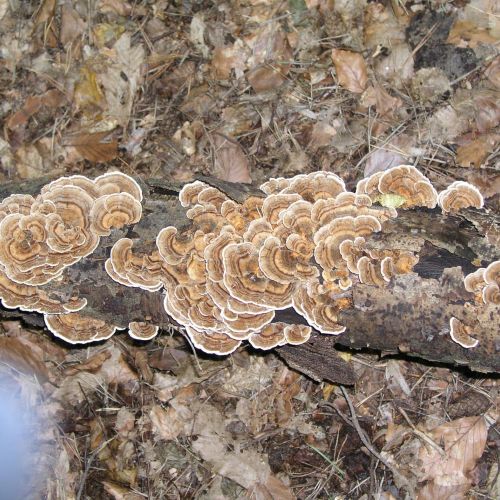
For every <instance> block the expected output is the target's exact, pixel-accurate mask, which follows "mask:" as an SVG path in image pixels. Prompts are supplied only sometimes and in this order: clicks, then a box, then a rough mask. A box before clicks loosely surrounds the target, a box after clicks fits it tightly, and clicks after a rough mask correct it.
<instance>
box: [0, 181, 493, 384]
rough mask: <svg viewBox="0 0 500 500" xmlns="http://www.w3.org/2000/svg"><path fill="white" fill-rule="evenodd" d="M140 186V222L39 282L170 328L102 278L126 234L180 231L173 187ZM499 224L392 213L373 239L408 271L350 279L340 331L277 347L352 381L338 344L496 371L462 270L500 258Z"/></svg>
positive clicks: (489, 330)
mask: <svg viewBox="0 0 500 500" xmlns="http://www.w3.org/2000/svg"><path fill="white" fill-rule="evenodd" d="M49 180H50V179H41V180H34V181H30V182H24V183H17V184H16V183H13V184H7V185H4V186H2V187H0V199H3V198H5V197H6V196H8V195H9V194H13V193H28V194H37V193H38V192H39V189H40V187H41V186H42V185H43V184H45V183H46V182H48V181H49ZM202 180H204V181H205V182H207V183H208V184H211V185H213V186H214V187H217V188H219V189H221V190H222V191H224V192H225V193H226V194H227V195H228V196H229V197H231V198H233V199H235V200H236V201H243V200H244V199H245V198H246V197H247V196H249V194H257V193H261V192H260V191H259V190H258V189H256V188H255V187H253V186H249V185H241V184H229V183H225V182H223V181H219V180H217V179H207V178H203V179H202ZM142 187H143V190H144V194H145V201H144V203H143V217H142V219H141V220H140V221H139V223H138V224H136V225H135V226H132V227H127V228H125V229H124V230H115V231H113V233H112V234H111V236H109V237H106V238H102V239H101V244H100V246H99V247H98V249H97V250H96V251H95V252H94V253H93V254H92V255H90V256H88V257H86V258H85V259H83V260H81V261H80V262H78V263H77V264H75V265H73V266H71V267H69V268H68V269H67V270H66V271H65V274H64V279H63V280H62V281H61V282H58V283H57V284H56V283H49V284H48V285H46V286H45V288H46V289H49V290H50V292H51V293H53V294H54V295H55V296H59V297H61V298H65V299H67V298H69V297H70V296H72V295H73V294H74V292H75V291H76V292H77V293H78V295H79V296H80V297H85V298H86V299H87V301H88V304H87V306H86V307H85V309H84V310H82V311H81V314H84V315H89V316H92V317H96V318H100V319H103V320H106V321H107V322H109V323H112V324H115V325H117V326H120V327H126V326H127V325H128V323H130V322H131V321H150V322H152V323H154V324H157V325H159V326H160V327H168V326H171V325H172V323H173V322H172V320H171V319H170V318H169V317H168V315H167V314H166V313H165V311H164V309H163V295H162V293H161V292H155V293H150V292H147V291H144V290H141V289H138V288H130V287H125V286H122V285H119V284H118V283H116V282H114V281H113V280H112V279H111V278H110V277H109V276H108V275H107V273H106V272H105V270H104V265H103V264H104V261H105V260H106V259H107V258H108V256H109V252H110V249H111V247H112V246H113V244H114V243H115V242H116V241H117V240H118V239H119V238H122V237H128V238H132V239H134V241H135V242H136V243H135V245H136V248H138V249H139V250H143V251H151V250H152V249H153V248H154V245H155V239H156V235H157V234H158V232H159V231H160V229H162V228H163V227H165V226H167V225H174V226H176V227H178V228H179V229H181V228H182V227H184V226H186V225H187V224H188V223H189V221H188V219H187V218H186V217H185V209H183V208H182V207H181V206H180V204H179V203H178V200H177V196H178V192H179V190H180V188H181V187H182V186H181V185H178V184H173V183H169V182H168V181H165V180H159V179H153V180H150V181H148V182H147V183H144V182H142ZM498 228H499V217H498V215H495V214H489V213H487V211H485V210H480V211H479V210H466V211H463V212H462V213H461V214H460V215H459V216H456V215H443V214H442V213H441V211H440V210H439V209H435V210H427V209H418V210H408V211H404V210H399V215H398V217H397V218H396V219H392V220H390V221H388V222H386V223H384V225H383V231H382V232H381V233H377V234H376V235H375V236H374V238H373V239H374V241H378V243H379V244H380V245H383V244H384V242H401V241H403V242H404V245H405V247H407V248H411V249H413V250H414V251H416V252H417V253H418V255H419V257H420V261H419V263H418V264H417V266H416V267H415V269H414V271H415V272H413V273H411V274H407V275H401V276H398V277H396V278H394V279H393V280H391V282H390V283H389V285H388V286H386V287H382V288H380V287H374V286H368V285H363V284H360V283H357V284H355V285H354V287H353V302H354V307H353V308H352V309H349V310H346V311H343V312H342V315H341V317H340V323H342V324H343V325H345V326H346V327H347V330H346V332H344V333H343V334H341V335H339V336H327V335H320V334H314V335H313V337H312V339H311V341H310V342H308V343H307V344H303V345H301V346H291V345H287V346H284V347H281V348H278V349H276V352H277V353H278V355H280V356H281V357H283V358H284V359H285V361H287V362H288V363H289V364H290V365H291V366H292V367H293V368H295V369H297V370H299V371H302V372H304V373H306V374H307V375H309V376H311V377H312V378H314V379H316V380H329V381H332V382H339V383H345V384H350V383H353V382H354V381H355V377H354V372H353V370H352V368H351V367H350V365H349V364H347V363H346V362H344V361H343V360H342V359H341V358H340V357H338V355H337V353H336V350H335V346H336V345H338V346H344V347H348V348H352V349H364V348H368V349H372V350H377V351H381V352H382V354H395V353H404V354H406V355H408V356H412V357H416V358H420V359H424V360H428V361H433V362H440V363H446V364H449V365H455V366H466V367H468V368H470V369H472V370H476V371H480V372H497V373H499V372H500V356H499V355H498V354H499V350H500V319H499V318H500V314H499V313H500V307H499V306H493V305H488V306H486V305H483V306H481V307H480V306H478V305H474V303H473V296H472V294H471V293H468V292H467V291H466V290H465V288H464V286H463V278H464V275H465V274H468V273H469V272H472V271H473V270H474V269H476V267H477V266H478V265H483V266H485V265H487V264H488V263H490V262H492V261H494V260H498V259H500V245H499V243H498V241H499V240H500V238H499V229H498ZM2 314H3V316H4V317H6V316H8V317H12V316H13V315H17V316H22V317H23V318H25V319H26V320H28V321H30V322H31V323H36V324H40V321H39V320H36V319H34V318H31V319H29V317H30V315H29V314H28V313H21V312H16V311H7V310H5V309H4V310H3V312H2ZM452 316H453V317H455V318H457V319H459V320H461V321H463V322H464V323H466V324H470V325H474V334H475V337H477V338H478V340H479V345H478V346H477V347H475V348H472V349H465V348H463V347H461V346H460V345H458V344H456V343H455V342H453V341H452V339H451V338H450V335H449V320H450V318H451V317H452ZM276 321H289V322H291V321H293V322H302V323H304V322H305V320H304V319H303V318H301V317H300V316H298V315H297V314H296V313H294V311H293V310H286V311H279V312H278V313H277V314H276Z"/></svg>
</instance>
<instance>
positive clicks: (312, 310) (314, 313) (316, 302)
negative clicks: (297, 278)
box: [293, 280, 349, 335]
mask: <svg viewBox="0 0 500 500" xmlns="http://www.w3.org/2000/svg"><path fill="white" fill-rule="evenodd" d="M312 283H315V281H312ZM316 284H319V281H317V280H316ZM310 288H311V290H310V292H311V293H309V292H308V290H307V288H306V287H302V288H299V289H298V290H297V291H296V292H295V294H294V296H293V308H294V309H295V311H297V312H298V313H299V314H300V315H301V316H302V317H304V318H305V319H306V320H307V322H308V323H309V325H311V326H312V327H313V328H315V329H316V330H318V331H319V332H321V333H326V334H329V335H340V334H341V333H343V332H345V330H346V327H345V326H343V325H341V324H339V323H338V322H337V321H338V314H339V312H340V310H341V308H343V307H344V300H342V301H340V300H339V301H336V300H332V298H331V295H330V293H328V292H326V293H323V294H320V293H318V292H319V291H320V290H317V287H310ZM347 302H349V301H347ZM347 302H346V304H347Z"/></svg>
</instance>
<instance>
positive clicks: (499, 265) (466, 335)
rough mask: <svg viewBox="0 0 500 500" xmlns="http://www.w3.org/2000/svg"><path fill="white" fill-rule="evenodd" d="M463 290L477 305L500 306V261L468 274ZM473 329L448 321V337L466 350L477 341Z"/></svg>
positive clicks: (454, 321) (452, 319)
mask: <svg viewBox="0 0 500 500" xmlns="http://www.w3.org/2000/svg"><path fill="white" fill-rule="evenodd" d="M464 285H465V289H466V290H467V291H468V292H471V293H473V294H474V301H475V302H476V304H477V305H479V306H482V305H486V306H487V305H496V306H498V305H500V260H497V261H495V262H492V263H491V264H490V265H489V266H488V267H486V268H484V267H481V268H479V269H477V270H476V271H474V272H473V273H470V274H468V275H467V276H466V277H465V279H464ZM473 334H474V331H473V328H472V327H471V326H469V325H465V324H464V323H462V322H461V321H459V320H458V319H457V318H451V319H450V336H451V338H452V340H453V341H454V342H456V343H457V344H460V345H461V346H462V347H465V348H466V349H470V348H471V347H476V346H477V345H478V344H479V341H478V340H477V339H476V338H474V337H473V336H472V335H473Z"/></svg>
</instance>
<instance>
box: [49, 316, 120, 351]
mask: <svg viewBox="0 0 500 500" xmlns="http://www.w3.org/2000/svg"><path fill="white" fill-rule="evenodd" d="M44 319H45V324H46V325H47V328H48V329H49V330H50V331H51V332H52V333H53V334H54V335H55V336H56V337H59V338H60V339H63V340H64V341H66V342H69V343H70V344H86V343H88V342H95V341H97V340H105V339H109V338H110V337H112V336H113V334H114V333H115V331H116V330H117V327H116V326H113V325H108V324H107V323H105V322H104V321H101V320H99V319H95V318H91V317H88V316H82V315H80V314H78V313H68V314H45V315H44Z"/></svg>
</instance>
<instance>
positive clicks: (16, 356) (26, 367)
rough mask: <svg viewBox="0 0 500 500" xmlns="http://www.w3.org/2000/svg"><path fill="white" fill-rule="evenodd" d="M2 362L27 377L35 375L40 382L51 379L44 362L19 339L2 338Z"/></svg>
mask: <svg viewBox="0 0 500 500" xmlns="http://www.w3.org/2000/svg"><path fill="white" fill-rule="evenodd" d="M0 361H1V362H2V363H5V364H7V365H9V366H11V367H12V368H14V369H15V370H18V371H20V372H22V373H24V374H26V375H35V376H36V378H37V379H38V380H39V381H40V382H46V381H47V380H48V379H49V373H48V371H47V368H46V366H45V364H44V362H43V360H42V359H41V358H40V357H39V356H38V355H37V354H36V353H35V352H34V351H32V350H31V349H30V348H29V347H28V346H27V345H25V344H23V343H22V342H21V341H20V340H19V339H17V338H12V337H0Z"/></svg>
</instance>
